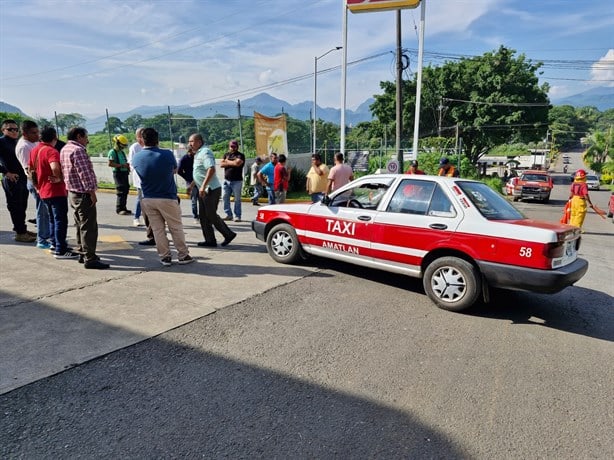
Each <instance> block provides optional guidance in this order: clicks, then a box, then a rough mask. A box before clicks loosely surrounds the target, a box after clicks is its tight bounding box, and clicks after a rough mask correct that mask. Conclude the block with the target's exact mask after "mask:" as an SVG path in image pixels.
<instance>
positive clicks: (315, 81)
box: [312, 46, 343, 153]
mask: <svg viewBox="0 0 614 460" xmlns="http://www.w3.org/2000/svg"><path fill="white" fill-rule="evenodd" d="M341 48H343V47H342V46H335V47H334V48H331V49H329V50H328V51H327V52H326V53H324V54H322V55H321V56H316V57H314V59H313V129H312V131H313V140H312V142H313V153H316V151H317V149H316V122H317V121H318V116H317V113H316V112H317V107H318V103H317V100H318V59H322V58H323V57H324V56H326V55H327V54H329V53H332V52H333V51H337V50H340V49H341Z"/></svg>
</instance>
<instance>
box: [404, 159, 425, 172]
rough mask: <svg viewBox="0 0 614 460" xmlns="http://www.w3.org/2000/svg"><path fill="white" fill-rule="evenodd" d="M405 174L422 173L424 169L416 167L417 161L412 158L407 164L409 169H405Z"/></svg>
mask: <svg viewBox="0 0 614 460" xmlns="http://www.w3.org/2000/svg"><path fill="white" fill-rule="evenodd" d="M405 174H424V171H422V170H421V169H418V162H417V161H416V160H413V161H412V162H411V163H410V164H409V169H408V170H407V172H406V173H405Z"/></svg>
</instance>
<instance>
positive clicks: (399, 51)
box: [395, 10, 403, 171]
mask: <svg viewBox="0 0 614 460" xmlns="http://www.w3.org/2000/svg"><path fill="white" fill-rule="evenodd" d="M402 52H403V51H402V49H401V10H397V101H396V102H397V110H396V122H397V123H396V124H397V131H396V138H395V142H396V148H397V160H398V162H399V171H403V149H401V135H402V132H403V86H402V85H403V59H402V58H403V56H402Z"/></svg>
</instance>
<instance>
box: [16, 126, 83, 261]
mask: <svg viewBox="0 0 614 460" xmlns="http://www.w3.org/2000/svg"><path fill="white" fill-rule="evenodd" d="M57 140H58V136H57V133H56V131H55V129H54V128H52V127H50V126H48V127H46V128H44V129H43V131H42V133H41V142H40V143H39V144H38V145H37V146H36V147H34V149H33V150H32V152H31V154H30V162H29V164H28V168H29V169H30V171H34V172H36V183H35V184H34V186H35V187H36V190H37V194H38V195H39V196H40V198H39V199H40V200H42V206H45V207H46V208H47V214H48V216H49V219H50V223H51V235H52V236H53V246H54V247H55V255H54V257H55V258H56V259H77V258H78V257H79V254H77V253H76V252H72V251H71V250H69V249H68V244H67V243H66V233H67V231H68V198H67V195H68V194H67V193H66V184H64V177H63V176H62V167H61V166H60V152H58V151H57V150H56V149H55V144H56V142H57Z"/></svg>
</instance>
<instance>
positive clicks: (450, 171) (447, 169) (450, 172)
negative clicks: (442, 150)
mask: <svg viewBox="0 0 614 460" xmlns="http://www.w3.org/2000/svg"><path fill="white" fill-rule="evenodd" d="M437 175H438V176H447V177H459V176H460V175H459V173H458V170H457V169H456V168H455V167H454V166H452V164H450V160H448V159H447V158H446V157H443V158H442V159H441V160H439V172H438V173H437Z"/></svg>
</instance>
